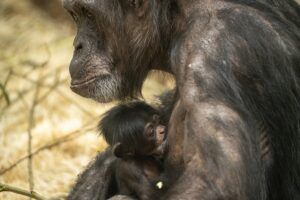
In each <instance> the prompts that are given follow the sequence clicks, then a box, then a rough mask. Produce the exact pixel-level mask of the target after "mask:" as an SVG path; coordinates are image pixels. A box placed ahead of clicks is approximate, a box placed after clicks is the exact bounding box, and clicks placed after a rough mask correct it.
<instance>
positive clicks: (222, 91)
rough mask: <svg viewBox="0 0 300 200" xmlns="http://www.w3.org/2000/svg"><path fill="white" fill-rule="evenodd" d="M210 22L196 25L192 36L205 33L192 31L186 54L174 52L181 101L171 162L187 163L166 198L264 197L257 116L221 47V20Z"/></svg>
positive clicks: (173, 125)
mask: <svg viewBox="0 0 300 200" xmlns="http://www.w3.org/2000/svg"><path fill="white" fill-rule="evenodd" d="M209 23H212V24H205V27H200V26H198V27H197V26H196V25H195V26H196V27H195V28H194V27H193V28H194V30H193V34H196V33H197V34H198V33H199V34H200V33H201V37H195V36H194V37H193V36H192V35H188V34H187V35H188V36H187V38H189V39H188V40H186V41H185V39H182V44H181V46H182V47H183V49H182V50H181V52H177V53H176V52H174V55H177V57H176V59H177V60H176V59H174V61H173V62H174V63H176V64H177V65H176V66H174V67H173V69H174V71H176V73H175V74H177V76H176V82H177V86H178V89H179V96H180V99H179V101H178V103H177V105H176V106H175V110H174V111H173V115H172V117H171V121H170V126H169V133H168V134H169V135H168V139H170V141H169V143H170V149H171V150H170V151H169V155H168V158H167V162H169V164H170V165H173V166H174V164H172V163H175V164H176V163H180V162H183V166H184V168H183V170H182V174H181V175H180V176H179V177H178V179H177V180H176V181H175V183H174V184H173V186H172V187H171V189H170V190H169V191H168V192H167V195H166V197H165V198H166V199H172V200H174V199H180V200H182V199H199V200H200V199H201V200H216V199H222V200H229V199H234V200H238V199H239V200H246V199H265V193H264V192H263V191H265V188H264V187H265V186H264V184H265V183H264V181H265V180H264V174H263V169H262V167H261V161H260V160H259V158H258V155H259V149H258V139H257V131H256V127H255V123H254V120H253V115H252V113H250V111H249V108H247V107H246V102H243V99H242V97H241V96H240V89H241V88H240V85H239V84H240V83H239V82H238V80H236V79H235V77H234V72H233V69H232V67H233V66H230V63H229V62H230V60H229V59H232V58H228V57H226V56H227V55H225V56H224V57H225V58H224V57H223V55H222V53H224V52H223V51H221V52H219V51H218V50H219V48H220V46H218V45H219V42H218V41H219V40H218V39H219V38H218V37H219V36H220V33H219V30H217V29H216V28H215V26H216V25H217V22H214V21H213V19H211V21H210V22H209ZM213 23H216V24H213ZM199 24H201V23H198V25H199ZM191 26H193V25H191ZM209 27H210V28H209ZM195 29H196V30H195ZM191 38H201V40H198V41H193V40H192V39H191ZM222 40H225V39H224V38H222ZM225 42H226V41H225ZM179 51H180V50H179ZM224 54H226V52H225V53H224ZM223 58H224V60H223ZM236 62H238V61H237V60H236ZM238 70H240V69H238ZM178 119H182V120H178ZM178 127H182V128H181V130H180V129H178ZM174 135H176V136H174ZM178 135H182V136H181V138H182V140H183V142H182V144H181V147H182V151H183V152H182V153H178V149H177V150H176V149H175V148H174V147H172V146H174V144H176V143H178V142H179V141H180V139H178V138H180V136H178ZM174 138H175V139H177V141H174ZM172 140H173V141H172ZM172 148H173V149H174V150H172ZM178 155H179V157H178ZM180 156H182V158H180ZM176 159H178V160H177V161H176ZM181 159H182V160H181Z"/></svg>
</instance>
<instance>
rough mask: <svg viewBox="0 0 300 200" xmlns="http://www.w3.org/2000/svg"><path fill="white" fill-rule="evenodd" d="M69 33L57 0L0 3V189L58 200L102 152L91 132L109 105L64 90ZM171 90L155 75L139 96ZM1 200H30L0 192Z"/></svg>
mask: <svg viewBox="0 0 300 200" xmlns="http://www.w3.org/2000/svg"><path fill="white" fill-rule="evenodd" d="M75 31H76V30H75V27H74V25H73V23H72V21H71V19H70V17H69V16H68V15H67V14H66V13H65V12H64V10H63V8H62V6H61V2H60V0H0V184H8V185H10V186H14V187H18V188H22V189H25V190H28V191H29V190H30V189H33V190H34V191H36V192H38V193H39V194H41V195H42V196H44V197H46V198H55V199H63V198H64V197H65V196H66V194H67V193H68V191H69V190H70V187H71V186H72V184H73V183H74V181H75V180H76V178H77V175H78V174H79V173H80V172H81V171H82V170H83V169H84V167H85V166H86V165H87V164H88V163H89V162H90V161H91V160H92V159H93V157H94V156H95V155H96V154H97V153H98V152H101V151H102V150H103V149H104V148H105V147H106V144H105V142H104V141H103V140H102V138H101V137H100V136H99V135H98V133H97V129H96V128H95V127H96V125H97V122H98V121H99V118H100V116H101V114H102V113H103V112H105V111H106V110H107V109H109V108H110V107H111V106H113V104H99V103H96V102H93V101H91V100H88V99H84V98H82V97H80V96H77V95H76V94H74V93H72V92H71V91H70V89H69V82H70V77H69V72H68V65H69V61H70V59H71V57H72V51H73V47H72V42H73V39H74V36H75ZM173 85H174V83H173V81H172V80H171V77H166V75H164V74H158V73H155V72H154V73H153V74H152V75H150V77H149V78H148V79H147V81H146V82H145V84H144V88H143V96H144V97H145V99H146V100H147V101H148V102H150V103H151V102H155V99H156V95H158V94H160V93H161V92H163V91H165V90H167V89H169V88H172V86H173ZM2 190H3V188H2ZM0 191H1V186H0ZM0 199H1V200H2V199H3V200H4V199H5V200H11V199H14V200H18V199H28V197H25V196H21V195H17V194H14V193H10V192H0Z"/></svg>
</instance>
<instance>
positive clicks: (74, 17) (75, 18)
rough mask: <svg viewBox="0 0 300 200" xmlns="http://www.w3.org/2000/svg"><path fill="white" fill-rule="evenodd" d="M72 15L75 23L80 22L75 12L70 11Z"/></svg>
mask: <svg viewBox="0 0 300 200" xmlns="http://www.w3.org/2000/svg"><path fill="white" fill-rule="evenodd" d="M70 15H71V17H72V18H73V20H74V21H75V22H78V16H77V15H76V14H75V13H74V12H72V11H70Z"/></svg>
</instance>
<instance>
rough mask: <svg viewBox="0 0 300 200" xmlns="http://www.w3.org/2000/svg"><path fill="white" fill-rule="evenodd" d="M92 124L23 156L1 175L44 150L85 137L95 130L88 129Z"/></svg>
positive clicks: (0, 171)
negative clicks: (86, 133)
mask: <svg viewBox="0 0 300 200" xmlns="http://www.w3.org/2000/svg"><path fill="white" fill-rule="evenodd" d="M94 120H95V118H94V119H93V120H92V121H94ZM90 124H91V122H90V123H88V124H86V125H85V126H83V127H81V128H80V129H79V130H76V131H73V132H71V133H69V134H67V135H65V136H63V137H61V138H59V139H57V140H56V141H54V142H52V143H49V144H46V145H44V146H42V147H40V148H38V149H36V150H35V151H33V152H32V153H31V154H30V155H25V156H23V157H22V158H20V159H19V160H18V161H16V162H15V163H13V164H12V165H10V166H9V167H7V168H5V169H2V170H0V175H3V174H5V173H7V172H8V171H10V170H12V169H14V168H15V167H16V166H18V165H19V164H20V163H21V162H23V161H25V160H27V159H28V158H29V157H30V156H31V157H33V156H35V155H37V154H39V153H40V152H42V151H44V150H47V149H51V148H53V147H56V146H59V145H61V144H63V143H65V142H68V141H71V140H73V139H76V138H77V137H79V136H81V135H83V134H84V133H85V132H88V131H92V130H94V129H95V127H94V126H92V127H88V126H89V125H90Z"/></svg>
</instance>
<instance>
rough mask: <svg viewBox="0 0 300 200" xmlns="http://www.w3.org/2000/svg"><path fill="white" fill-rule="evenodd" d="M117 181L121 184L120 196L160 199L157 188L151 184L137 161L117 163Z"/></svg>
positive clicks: (146, 199) (142, 199) (150, 199)
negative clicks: (131, 195)
mask: <svg viewBox="0 0 300 200" xmlns="http://www.w3.org/2000/svg"><path fill="white" fill-rule="evenodd" d="M117 164H118V166H117V179H119V180H118V181H119V183H120V187H121V188H120V194H123V195H130V194H128V191H130V193H134V194H135V195H136V196H137V197H138V199H141V200H152V199H158V196H157V193H158V192H157V191H156V190H155V186H154V184H153V183H151V182H150V180H149V179H148V177H147V176H146V175H145V174H144V172H143V170H142V169H141V167H140V166H139V165H137V164H136V162H135V161H126V162H125V161H120V162H118V163H117Z"/></svg>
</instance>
